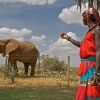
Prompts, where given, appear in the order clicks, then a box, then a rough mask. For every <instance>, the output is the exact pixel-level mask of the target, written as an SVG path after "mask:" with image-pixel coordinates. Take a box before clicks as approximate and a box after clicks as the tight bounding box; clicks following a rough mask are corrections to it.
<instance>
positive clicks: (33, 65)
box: [30, 63, 36, 76]
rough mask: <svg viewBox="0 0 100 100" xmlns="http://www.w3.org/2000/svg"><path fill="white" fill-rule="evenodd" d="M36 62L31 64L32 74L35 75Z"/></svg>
mask: <svg viewBox="0 0 100 100" xmlns="http://www.w3.org/2000/svg"><path fill="white" fill-rule="evenodd" d="M35 65H36V63H35V64H31V73H30V76H34V75H35Z"/></svg>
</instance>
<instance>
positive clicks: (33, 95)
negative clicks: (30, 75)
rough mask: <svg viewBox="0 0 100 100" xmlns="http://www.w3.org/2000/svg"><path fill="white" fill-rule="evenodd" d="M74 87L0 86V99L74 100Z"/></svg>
mask: <svg viewBox="0 0 100 100" xmlns="http://www.w3.org/2000/svg"><path fill="white" fill-rule="evenodd" d="M75 92H76V88H72V87H70V88H66V89H65V88H63V89H61V88H56V87H48V88H41V87H40V88H33V87H22V88H1V89H0V100H75Z"/></svg>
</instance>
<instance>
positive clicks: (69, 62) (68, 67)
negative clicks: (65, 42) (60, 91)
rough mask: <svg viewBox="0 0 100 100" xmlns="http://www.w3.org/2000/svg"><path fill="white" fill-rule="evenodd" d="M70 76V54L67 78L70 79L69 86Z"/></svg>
mask: <svg viewBox="0 0 100 100" xmlns="http://www.w3.org/2000/svg"><path fill="white" fill-rule="evenodd" d="M69 76H70V56H68V69H67V80H68V87H69V81H70V79H69Z"/></svg>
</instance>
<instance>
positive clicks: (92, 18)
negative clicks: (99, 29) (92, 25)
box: [89, 14, 96, 22]
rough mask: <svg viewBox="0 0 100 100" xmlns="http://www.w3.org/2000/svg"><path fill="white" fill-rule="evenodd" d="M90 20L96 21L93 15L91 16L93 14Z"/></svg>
mask: <svg viewBox="0 0 100 100" xmlns="http://www.w3.org/2000/svg"><path fill="white" fill-rule="evenodd" d="M89 19H91V20H92V21H93V22H95V21H96V19H95V17H94V16H93V15H91V14H89Z"/></svg>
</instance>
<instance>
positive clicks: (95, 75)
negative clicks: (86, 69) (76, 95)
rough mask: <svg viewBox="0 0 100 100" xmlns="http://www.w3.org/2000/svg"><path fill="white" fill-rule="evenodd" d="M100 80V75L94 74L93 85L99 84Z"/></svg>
mask: <svg viewBox="0 0 100 100" xmlns="http://www.w3.org/2000/svg"><path fill="white" fill-rule="evenodd" d="M99 81H100V76H98V75H97V74H94V76H93V82H92V85H94V86H95V85H98V82H99Z"/></svg>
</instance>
